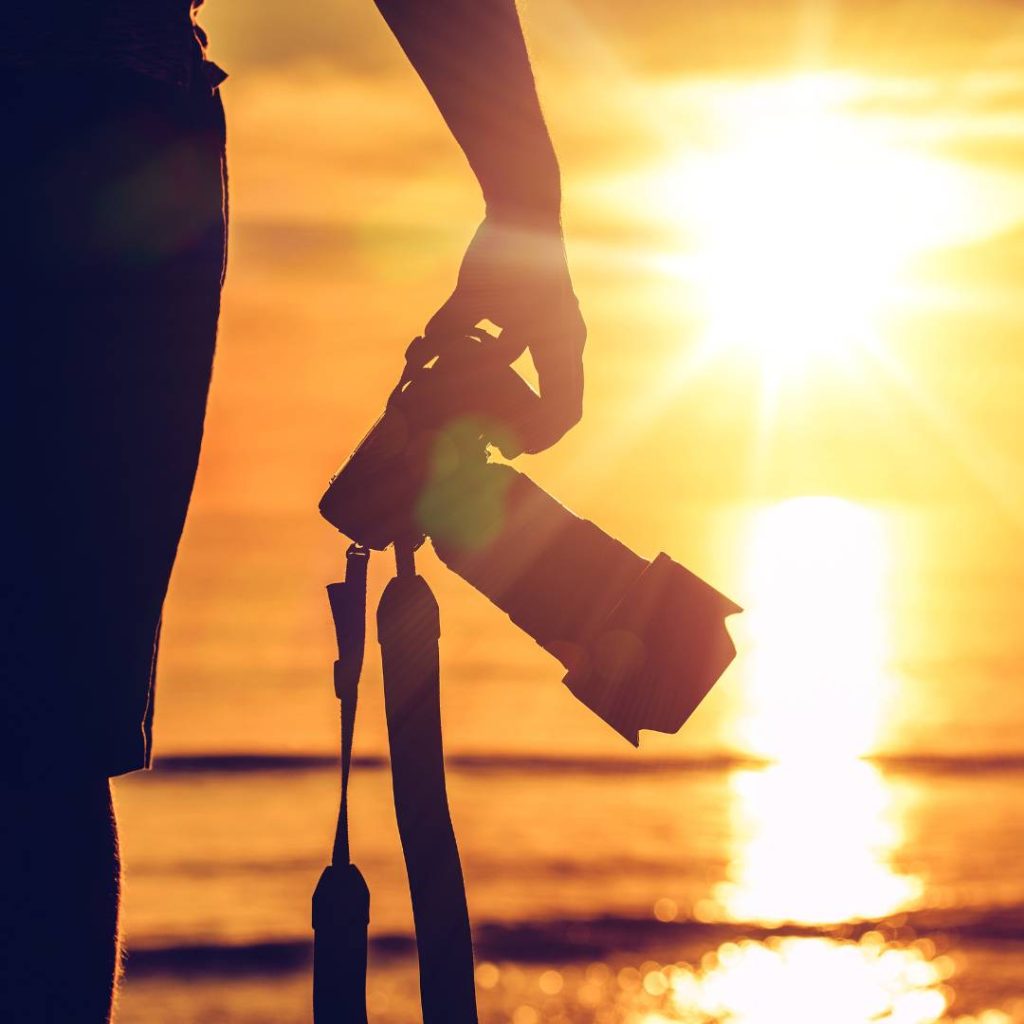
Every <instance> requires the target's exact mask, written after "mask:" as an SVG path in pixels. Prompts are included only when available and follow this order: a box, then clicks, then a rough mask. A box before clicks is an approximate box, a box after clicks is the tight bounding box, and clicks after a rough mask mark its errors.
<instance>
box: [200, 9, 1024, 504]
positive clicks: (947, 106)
mask: <svg viewBox="0 0 1024 1024" xmlns="http://www.w3.org/2000/svg"><path fill="white" fill-rule="evenodd" d="M524 18H525V22H526V26H527V31H528V35H529V39H530V43H531V47H532V49H533V53H534V57H535V63H536V67H537V74H538V79H539V81H540V88H541V93H542V100H543V102H544V105H545V109H546V112H547V115H548V119H549V122H550V125H551V130H552V134H553V136H554V138H555V141H556V144H557V146H558V148H559V152H560V155H561V160H562V164H563V172H564V179H565V180H564V188H565V197H566V198H565V221H566V227H567V233H568V243H569V251H570V259H571V262H572V265H573V268H574V273H575V278H576V281H577V286H578V291H579V293H580V296H581V299H582V302H583V306H584V310H585V312H586V313H587V315H588V320H589V325H590V337H591V340H590V344H589V348H588V358H587V369H588V374H589V376H588V383H589V393H588V405H587V415H586V419H585V421H584V424H583V425H582V426H581V427H580V428H578V429H577V430H576V431H575V432H574V434H573V435H572V436H571V437H570V438H569V439H567V441H566V442H565V443H564V444H563V445H562V446H561V447H560V449H559V450H558V451H556V452H552V453H551V454H549V455H547V456H544V457H542V458H541V459H539V460H534V463H535V472H538V473H539V474H541V475H542V476H544V477H545V478H547V477H548V474H549V473H550V474H551V476H550V479H551V480H554V479H555V477H557V478H558V480H559V490H560V493H563V494H565V493H566V492H567V491H568V497H569V498H570V499H572V497H573V495H575V494H578V495H579V499H578V500H580V501H587V500H589V496H590V495H591V494H592V493H593V492H594V491H595V490H596V491H600V490H601V489H602V488H603V487H605V486H606V485H607V483H608V481H609V478H614V479H615V480H616V481H617V482H618V483H619V484H622V483H628V484H631V485H633V486H635V487H636V488H637V489H638V490H639V491H640V492H641V493H649V494H650V495H651V497H652V498H653V499H655V501H656V502H657V503H659V504H664V503H665V502H666V501H671V500H673V498H674V497H675V496H678V498H679V499H681V500H687V501H691V500H693V499H694V498H699V499H704V498H708V499H711V500H718V499H733V498H746V497H749V496H751V495H754V496H756V495H757V494H759V493H768V494H771V495H779V494H783V495H784V494H787V493H804V492H808V491H810V492H827V493H848V494H850V495H853V496H886V497H911V498H926V499H930V498H944V497H949V496H950V495H954V494H956V495H959V494H962V493H963V490H964V488H965V487H973V486H975V485H977V486H979V487H981V488H982V489H983V490H985V491H990V490H991V489H992V488H994V487H995V488H997V489H1000V490H1001V491H1003V492H1005V493H1002V494H1001V496H1000V497H999V500H1000V501H1001V502H1006V503H1009V505H1010V506H1011V507H1012V508H1013V509H1015V510H1017V511H1020V510H1021V509H1022V508H1024V506H1022V505H1021V493H1020V491H1019V489H1018V488H1017V485H1016V482H1015V481H1014V480H1013V479H1012V476H1013V474H1012V469H1013V466H1014V465H1015V464H1017V465H1019V463H1020V459H1021V456H1022V450H1021V443H1022V442H1021V440H1020V437H1021V435H1022V433H1024V432H1021V431H1020V430H1019V429H1018V419H1019V417H1018V413H1017V407H1018V397H1017V396H1018V395H1019V393H1020V388H1021V385H1022V384H1024V358H1022V357H1021V355H1020V354H1019V346H1018V345H1017V344H1015V342H1016V338H1017V335H1018V330H1019V326H1020V325H1019V323H1018V321H1019V319H1020V318H1021V315H1022V314H1021V310H1020V309H1019V308H1018V307H1017V304H1016V302H1015V295H1016V287H1017V286H1016V281H1015V279H1014V272H1015V269H1016V268H1017V267H1019V266H1020V262H1019V255H1020V250H1021V248H1022V246H1024V235H1022V234H1021V233H1020V228H1019V225H1020V224H1024V159H1022V156H1024V154H1022V152H1021V150H1022V146H1024V143H1022V139H1024V135H1022V131H1021V129H1022V127H1024V70H1022V69H1024V63H1022V58H1024V17H1022V15H1021V13H1020V12H1019V10H1018V9H1016V8H1015V7H1014V6H1013V5H1010V4H1008V3H976V2H970V3H967V2H951V0H948V2H945V3H942V4H940V5H936V4H923V3H920V4H915V3H900V4H866V3H860V2H858V3H846V4H825V3H802V4H755V3H738V2H733V3H718V4H710V5H705V4H702V5H689V4H669V3H663V4H658V3H641V4H630V5H621V4H617V3H612V2H605V3H579V4H571V3H551V4H548V3H545V4H532V5H526V7H525V12H524ZM204 22H205V24H206V26H207V28H208V30H209V32H210V35H211V39H212V50H211V54H212V56H214V57H215V58H217V59H218V60H220V61H221V63H223V64H224V65H225V66H226V67H227V68H228V70H229V71H230V72H231V76H232V77H231V80H230V82H229V84H228V85H227V86H226V87H225V98H226V102H227V105H228V112H229V119H230V135H229V137H230V157H231V175H232V216H233V225H232V230H233V251H232V265H231V268H230V274H229V283H228V289H227V293H226V300H225V301H226V304H225V317H224V325H223V332H222V343H221V351H220V358H219V362H218V367H217V377H216V381H215V390H214V401H213V406H212V414H211V420H210V433H209V439H208V447H207V452H206V459H205V464H204V473H203V477H202V484H201V489H200V499H201V500H204V501H209V502H212V503H216V504H218V505H220V504H227V505H234V504H236V503H241V504H242V505H246V504H247V503H248V502H250V501H252V502H256V503H257V504H262V503H264V502H269V503H271V505H273V506H274V507H279V506H281V505H284V506H288V507H289V508H292V509H296V510H297V509H298V508H300V507H301V506H302V505H303V503H307V502H309V501H311V500H312V498H313V497H315V495H316V493H317V489H318V488H319V486H320V485H321V483H322V481H323V478H324V474H325V472H327V471H328V470H329V467H330V466H331V465H332V464H333V463H335V462H337V461H339V460H340V458H341V457H342V456H343V455H344V453H345V452H346V451H347V449H348V448H349V447H350V446H351V445H352V443H353V442H354V441H355V440H356V439H357V437H358V435H359V433H360V432H361V430H362V428H363V427H364V426H365V425H366V424H367V423H368V422H369V420H370V419H371V418H372V416H373V414H374V411H375V410H376V408H377V407H378V406H379V404H380V402H381V400H382V399H383V396H384V394H385V390H386V388H387V386H388V383H389V381H390V380H391V379H392V378H393V377H394V375H395V373H396V370H397V368H398V363H399V360H400V357H401V351H402V349H403V346H404V344H405V342H406V340H407V339H408V338H409V337H411V336H412V335H413V334H415V333H416V332H417V330H418V329H419V328H420V326H421V325H422V323H423V322H424V321H425V320H426V318H427V317H428V316H429V314H430V313H431V312H432V309H433V307H434V306H435V305H436V304H437V303H438V302H439V300H440V299H441V298H443V296H444V294H445V290H446V288H447V287H448V285H449V283H450V282H451V280H452V278H453V275H454V271H455V269H456V266H457V260H458V257H459V254H460V247H461V246H462V245H463V244H464V242H465V240H466V239H467V238H468V236H469V234H470V232H471V231H472V228H473V227H474V224H475V220H476V217H477V216H478V213H479V209H480V204H479V200H478V196H477V190H476V188H475V184H474V182H473V180H472V178H471V176H470V175H469V173H468V171H467V169H466V168H465V165H464V163H463V161H462V158H461V154H460V153H459V152H458V151H457V149H456V148H455V146H454V144H453V143H452V142H451V140H450V139H449V137H448V136H447V133H446V131H445V129H444V127H443V125H442V123H441V121H440V118H439V117H438V115H437V114H436V112H435V111H434V109H433V107H432V106H431V104H430V101H429V99H428V98H427V97H426V95H425V92H424V90H423V89H422V87H421V86H420V84H419V83H418V81H417V80H416V78H415V76H414V74H413V73H412V72H411V70H410V69H409V68H408V66H407V65H406V64H405V62H404V60H403V58H402V56H401V54H400V52H399V51H398V49H397V46H396V45H395V44H394V42H393V41H392V40H391V38H390V36H389V34H388V33H387V30H386V28H385V27H384V26H383V23H382V22H381V21H380V19H379V17H378V15H377V13H376V11H375V9H374V8H373V6H372V4H370V3H360V4H356V3H346V4H342V3H328V2H324V0H320V2H317V3H308V4H306V5H303V6H302V8H301V9H295V8H293V7H291V6H289V7H288V8H287V9H286V8H285V7H284V6H282V5H252V4H245V3H242V2H241V0H217V2H215V3H210V4H209V5H208V11H207V12H206V13H205V15H204ZM809 73H812V74H813V75H815V76H816V78H815V81H817V82H819V83H821V88H822V89H823V91H824V93H825V94H827V95H828V97H829V98H827V99H826V100H825V101H824V110H825V115H824V116H825V117H826V118H829V117H838V118H840V119H841V120H843V121H844V122H846V123H849V124H853V125H856V126H861V127H858V128H857V129H856V130H861V128H862V127H863V128H864V129H866V130H868V131H870V132H872V133H875V134H876V135H879V136H884V138H885V140H886V141H885V144H886V145H887V146H890V147H891V148H894V149H895V150H897V151H898V152H900V153H902V154H910V155H911V156H912V157H913V158H915V159H916V158H920V157H924V158H926V159H928V160H930V161H932V163H933V165H934V166H937V167H942V168H945V169H947V170H949V171H950V173H951V174H952V175H953V178H954V179H955V180H956V181H957V182H958V183H959V184H958V187H959V188H960V191H961V192H962V193H963V195H965V196H967V198H968V200H969V201H970V202H971V203H974V204H976V206H977V209H976V210H973V211H972V212H969V213H968V214H967V215H966V216H965V217H964V218H962V223H960V224H959V225H957V226H955V227H952V228H951V229H950V231H948V232H947V233H946V235H947V237H946V238H944V239H942V241H943V245H942V246H940V248H939V249H938V250H937V251H936V250H934V249H932V250H929V251H924V252H920V253H915V254H914V260H913V262H914V264H915V266H916V267H917V268H918V269H917V270H916V271H915V274H914V276H913V278H912V280H913V281H914V282H915V284H916V286H917V290H918V291H920V292H921V294H920V295H916V296H915V297H914V299H913V301H908V302H907V303H905V304H897V305H896V306H895V307H894V308H887V309H886V310H884V321H883V323H882V324H881V327H880V330H879V333H880V336H881V339H882V342H883V347H884V350H885V352H886V354H887V355H891V356H892V357H893V359H894V360H895V361H896V362H897V363H898V364H899V366H900V368H901V369H900V372H901V373H902V374H904V378H905V379H904V380H903V382H902V383H899V382H898V381H897V379H895V378H894V377H893V376H892V374H891V373H889V374H887V373H883V372H882V371H880V370H879V369H878V368H877V367H876V366H873V365H857V366H853V367H851V366H850V365H837V364H833V365H827V364H825V365H818V366H815V367H814V369H813V373H812V374H811V375H809V376H807V379H806V380H804V381H803V383H802V384H801V386H800V387H799V388H798V387H797V386H796V382H795V381H787V382H784V384H785V386H784V387H783V390H782V394H781V395H780V398H779V402H778V408H777V410H776V417H775V423H774V426H773V427H772V430H771V436H770V437H767V438H765V437H763V436H760V434H763V428H760V429H759V424H758V421H757V414H756V410H757V409H758V406H759V403H760V402H761V399H762V397H763V396H761V395H760V393H759V389H760V388H761V387H762V383H763V382H762V381H761V380H760V375H759V370H760V369H761V368H760V367H758V366H756V365H755V361H754V360H751V359H749V358H744V357H743V354H742V353H740V354H735V353H734V354H733V356H732V357H729V358H725V357H723V358H718V359H711V360H710V361H708V362H706V364H704V365H702V366H701V367H700V368H699V369H697V370H696V371H693V372H689V373H687V372H685V371H680V372H679V374H678V376H680V378H681V379H680V380H678V381H677V382H676V384H675V386H674V391H673V393H671V394H668V395H661V396H660V398H659V405H658V407H657V408H652V407H651V398H650V396H651V392H652V390H654V389H656V387H657V385H658V384H659V382H663V381H664V378H665V375H666V373H673V372H675V370H677V369H678V367H679V366H680V365H682V364H685V363H686V362H687V360H688V359H689V357H690V356H691V355H692V354H693V352H694V350H695V348H696V347H697V346H698V344H699V340H700V335H701V323H700V296H699V295H695V294H694V290H693V288H692V286H691V284H690V283H688V282H687V281H686V280H685V279H683V280H680V279H678V278H676V277H674V276H673V275H672V274H671V273H668V274H666V273H665V272H664V268H663V264H664V261H665V259H668V260H669V261H671V259H672V258H673V255H674V254H676V255H678V256H679V257H680V258H682V259H684V260H685V258H686V254H687V252H688V251H692V250H693V248H694V246H695V245H696V244H698V243H697V242H695V239H694V228H693V224H692V223H691V221H690V220H688V219H687V218H688V213H687V211H686V209H685V207H686V203H687V196H686V189H687V184H686V177H685V176H686V173H687V169H688V167H692V166H693V165H694V161H696V160H699V159H700V158H701V156H702V155H706V154H707V153H709V152H713V151H714V150H715V147H716V146H721V145H723V140H722V137H721V136H722V133H723V128H722V121H721V118H722V110H723V105H724V106H727V105H728V104H729V103H730V102H734V101H735V102H743V101H744V99H745V97H748V96H751V95H754V96H756V95H757V90H758V89H760V88H763V87H768V88H771V87H773V86H777V85H778V83H780V82H784V81H786V80H787V79H791V78H792V77H793V76H794V75H801V74H802V75H804V76H807V75H808V74H809ZM737 97H738V98H739V99H738V100H737ZM750 116H752V117H757V116H758V115H757V114H756V113H755V114H754V115H750ZM812 141H813V140H812ZM724 144H725V145H726V146H727V145H728V142H727V141H726V143H724ZM677 171H678V174H677V177H678V184H674V183H673V180H672V175H673V174H674V173H676V172H677ZM749 173H750V181H749V183H748V182H747V181H746V179H745V176H744V175H743V174H742V173H740V174H734V178H733V186H734V187H735V188H736V189H737V190H743V189H744V188H745V187H747V186H748V184H749V187H752V188H757V187H758V184H757V174H758V168H757V167H754V166H752V167H750V170H749ZM882 173H883V174H884V168H883V169H882ZM927 177H928V172H927V168H926V169H925V170H924V171H922V178H921V181H922V184H924V185H926V184H927V182H926V181H924V179H925V178H927ZM652 182H654V185H653V186H652ZM881 187H882V188H883V189H884V188H885V185H884V183H883V185H882V186H881ZM900 188H902V189H904V190H908V189H909V191H910V192H911V193H913V191H915V189H916V183H915V181H914V180H913V179H912V178H911V179H909V181H908V180H903V181H897V182H894V183H893V185H892V189H893V190H896V191H894V193H893V194H892V195H889V196H887V197H884V199H885V202H886V203H887V204H888V205H886V206H885V208H884V210H882V213H883V215H885V216H888V215H889V214H888V211H889V209H890V208H891V207H895V208H897V209H898V208H899V204H900V203H902V202H903V201H904V199H903V197H901V196H900V195H899V194H898V190H899V189H900ZM843 196H844V191H843V183H842V182H840V183H839V184H838V185H837V186H836V188H835V190H834V195H833V196H827V197H826V199H827V201H829V202H832V201H833V199H834V200H835V202H837V203H839V204H841V203H842V202H843ZM765 198H766V202H767V203H769V204H770V202H771V193H770V192H767V191H766V193H765ZM871 198H872V197H871V196H868V197H867V200H868V202H869V203H870V201H871ZM940 201H941V200H940ZM720 202H722V203H723V204H724V205H726V206H727V204H728V200H727V198H726V199H720ZM677 204H678V205H681V206H682V207H683V209H682V212H680V211H679V210H678V209H673V208H674V207H675V206H676V205H677ZM753 218H754V221H755V222H754V223H753V224H751V226H750V237H751V238H758V239H760V240H759V241H758V243H757V244H759V245H761V246H762V247H765V248H766V251H767V252H769V253H770V252H772V250H773V246H772V245H771V243H770V242H766V241H765V239H764V238H763V234H764V232H763V231H762V232H761V233H760V234H758V228H759V225H758V223H757V214H756V210H755V212H754V214H753ZM940 234H941V232H940ZM878 238H879V241H880V248H884V245H885V238H886V235H885V225H884V224H882V225H880V227H879V233H878ZM841 243H842V239H841V238H840V239H839V242H838V244H841ZM824 258H825V259H827V258H828V254H827V253H826V254H825V255H824ZM735 301H736V303H737V304H738V305H742V304H744V303H745V302H749V301H750V299H749V289H748V288H747V282H745V281H744V280H740V281H737V282H736V285H735ZM754 312H755V313H756V310H755V311H754ZM840 313H841V311H840ZM908 383H909V386H911V387H912V389H913V392H914V393H913V396H912V397H908V395H907V393H906V392H905V390H904V387H905V386H906V385H908ZM662 390H664V389H662ZM915 406H916V407H915ZM604 450H610V452H611V458H610V459H609V460H607V461H605V460H604V459H603V458H602V454H601V453H602V451H604ZM268 480H270V481H276V483H275V484H274V485H273V486H269V487H268V486H267V482H268Z"/></svg>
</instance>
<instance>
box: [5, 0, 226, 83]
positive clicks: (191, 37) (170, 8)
mask: <svg viewBox="0 0 1024 1024" xmlns="http://www.w3.org/2000/svg"><path fill="white" fill-rule="evenodd" d="M201 4H202V0H28V2H22V3H14V4H8V5H7V6H6V8H5V10H4V31H3V35H2V36H0V67H2V68H6V69H11V68H19V69H30V70H40V71H47V72H49V71H54V70H64V71H67V70H69V69H75V70H77V71H79V72H83V71H86V72H87V71H89V70H103V71H106V70H110V69H117V70H121V71H135V72H137V73H139V74H142V75H147V76H150V77H152V78H157V79H159V80H160V81H163V82H168V83H170V84H173V85H182V86H187V85H188V84H189V83H190V81H191V77H192V73H193V70H194V68H195V60H194V53H195V50H196V47H197V45H198V46H200V47H201V46H202V45H204V44H205V42H206V37H205V36H204V35H203V33H202V31H201V30H200V29H199V28H198V27H197V26H196V24H195V20H194V19H195V11H196V9H197V8H198V7H199V6H200V5H201Z"/></svg>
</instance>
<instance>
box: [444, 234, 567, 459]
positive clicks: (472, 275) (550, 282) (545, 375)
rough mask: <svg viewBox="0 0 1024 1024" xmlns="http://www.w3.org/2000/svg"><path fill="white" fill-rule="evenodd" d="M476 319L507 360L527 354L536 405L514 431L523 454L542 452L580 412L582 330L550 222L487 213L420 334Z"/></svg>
mask: <svg viewBox="0 0 1024 1024" xmlns="http://www.w3.org/2000/svg"><path fill="white" fill-rule="evenodd" d="M481 320H489V321H491V323H493V324H494V325H495V326H496V327H499V328H501V336H500V338H499V339H498V340H497V341H496V342H495V344H496V345H499V346H500V347H501V355H502V358H503V359H504V360H506V361H507V362H509V363H511V362H512V361H513V360H514V359H516V358H517V357H518V356H519V355H520V354H521V353H522V352H523V350H524V349H527V348H528V349H529V350H530V355H531V356H532V358H533V363H534V366H535V367H536V370H537V382H538V385H539V389H540V400H539V401H538V403H537V412H536V415H534V416H533V417H531V419H530V420H529V421H528V422H523V423H518V424H516V429H517V431H518V433H519V435H520V436H519V438H518V441H519V445H520V446H521V447H522V449H523V450H524V451H527V452H539V451H543V450H544V449H545V448H548V447H550V446H551V445H553V444H554V443H555V442H556V441H557V440H558V439H559V438H560V437H562V435H563V434H565V432H566V431H567V430H569V428H570V427H572V426H574V425H575V424H576V423H578V422H579V420H580V416H581V415H582V413H583V345H584V342H585V341H586V337H587V329H586V326H585V325H584V323H583V317H582V316H581V315H580V309H579V303H578V302H577V301H576V296H575V294H573V290H572V281H571V280H570V278H569V268H568V267H567V265H566V260H565V245H564V243H563V241H562V231H561V227H560V225H559V224H558V222H557V220H553V221H551V222H548V223H545V222H543V221H542V222H540V223H536V224H531V225H526V224H523V223H516V222H514V221H512V220H506V219H504V218H500V217H494V216H488V217H487V218H486V219H485V220H484V222H483V223H482V224H481V225H480V227H479V228H478V229H477V232H476V234H475V235H474V236H473V240H472V241H471V242H470V243H469V248H468V249H467V250H466V255H465V257H464V258H463V261H462V267H461V269H460V271H459V279H458V282H457V283H456V285H455V291H454V292H452V294H451V297H450V298H449V299H448V301H447V302H445V304H444V305H443V306H442V307H441V308H440V309H439V310H438V311H437V312H436V313H435V314H434V316H433V318H432V319H431V321H430V323H429V324H428V325H427V330H426V334H427V337H428V338H429V337H431V335H434V334H436V335H438V336H442V337H443V336H445V335H450V334H464V333H466V332H469V331H471V330H472V329H473V328H474V327H475V326H476V325H477V324H478V323H480V321H481ZM488 344H490V343H489V342H488Z"/></svg>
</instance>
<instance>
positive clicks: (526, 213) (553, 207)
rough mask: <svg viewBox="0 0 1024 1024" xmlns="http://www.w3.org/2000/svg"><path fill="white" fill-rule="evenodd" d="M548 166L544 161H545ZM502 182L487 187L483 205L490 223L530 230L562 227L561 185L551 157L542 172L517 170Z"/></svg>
mask: <svg viewBox="0 0 1024 1024" xmlns="http://www.w3.org/2000/svg"><path fill="white" fill-rule="evenodd" d="M544 163H545V164H547V161H544ZM512 170H513V171H514V173H513V174H511V175H507V176H503V177H504V178H505V180H503V181H501V182H500V183H495V184H493V185H492V186H491V187H489V188H488V187H487V183H484V202H485V203H486V205H487V217H488V219H490V220H493V221H496V222H502V223H509V224H519V225H527V226H531V227H552V228H559V229H560V228H561V221H562V185H561V177H560V175H559V171H558V164H557V162H555V160H554V158H553V157H552V160H551V164H550V166H545V167H544V168H543V169H538V168H536V167H534V168H527V167H516V168H512Z"/></svg>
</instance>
